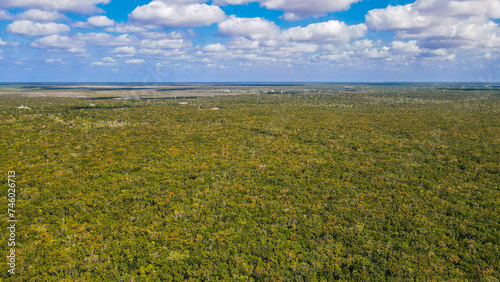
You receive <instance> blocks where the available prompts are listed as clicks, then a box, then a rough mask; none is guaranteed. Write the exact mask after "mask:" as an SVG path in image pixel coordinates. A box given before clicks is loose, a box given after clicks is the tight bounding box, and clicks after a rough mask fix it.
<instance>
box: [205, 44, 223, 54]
mask: <svg viewBox="0 0 500 282" xmlns="http://www.w3.org/2000/svg"><path fill="white" fill-rule="evenodd" d="M203 51H205V52H209V53H210V52H224V51H226V46H224V45H222V44H219V43H217V44H210V45H207V46H205V47H203Z"/></svg>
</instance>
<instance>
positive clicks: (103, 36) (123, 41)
mask: <svg viewBox="0 0 500 282" xmlns="http://www.w3.org/2000/svg"><path fill="white" fill-rule="evenodd" d="M73 40H76V41H81V42H84V43H86V44H91V45H100V46H119V45H127V44H130V43H131V42H132V41H133V40H135V38H133V37H131V36H130V35H128V34H122V35H120V36H117V37H115V36H112V35H111V34H108V33H102V32H101V33H94V32H90V33H77V34H76V35H75V36H74V37H73Z"/></svg>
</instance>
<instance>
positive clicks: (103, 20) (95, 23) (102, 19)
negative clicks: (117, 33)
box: [74, 16, 115, 28]
mask: <svg viewBox="0 0 500 282" xmlns="http://www.w3.org/2000/svg"><path fill="white" fill-rule="evenodd" d="M113 25H115V21H114V20H111V19H109V18H108V17H106V16H95V17H90V18H88V19H87V21H86V22H78V23H76V24H75V25H74V27H79V28H95V27H108V26H113Z"/></svg>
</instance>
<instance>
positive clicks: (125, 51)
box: [113, 46, 137, 57]
mask: <svg viewBox="0 0 500 282" xmlns="http://www.w3.org/2000/svg"><path fill="white" fill-rule="evenodd" d="M113 53H115V54H116V56H117V57H133V56H135V54H137V50H136V49H135V48H134V47H132V46H123V47H118V48H116V49H115V50H113Z"/></svg>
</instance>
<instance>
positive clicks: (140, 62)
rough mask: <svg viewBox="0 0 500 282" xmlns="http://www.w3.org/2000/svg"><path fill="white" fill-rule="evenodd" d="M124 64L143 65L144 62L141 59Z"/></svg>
mask: <svg viewBox="0 0 500 282" xmlns="http://www.w3.org/2000/svg"><path fill="white" fill-rule="evenodd" d="M125 63H126V64H136V65H137V64H144V63H145V61H144V60H143V59H132V60H127V61H125Z"/></svg>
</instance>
